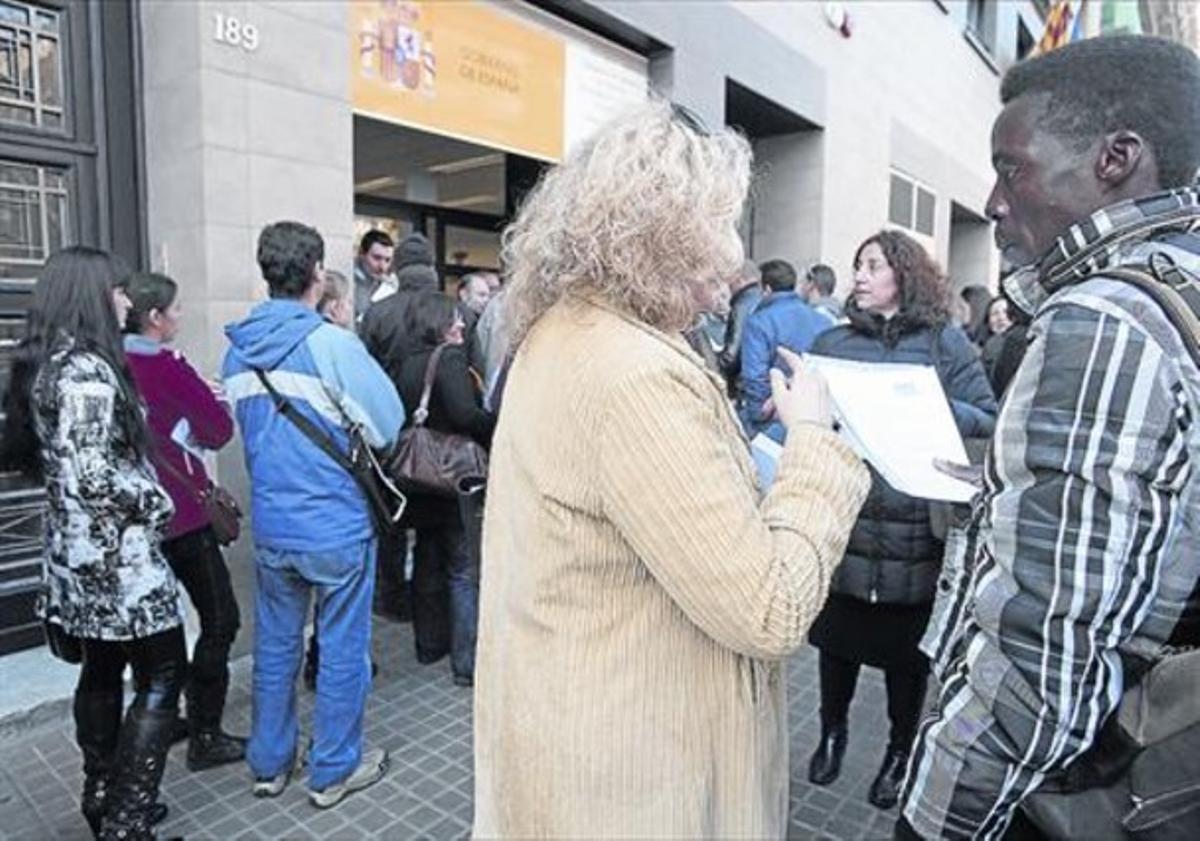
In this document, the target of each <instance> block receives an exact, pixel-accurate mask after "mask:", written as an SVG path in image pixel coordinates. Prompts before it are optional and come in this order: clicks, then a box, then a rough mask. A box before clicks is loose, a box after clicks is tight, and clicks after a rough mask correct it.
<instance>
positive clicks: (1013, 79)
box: [1000, 35, 1200, 187]
mask: <svg viewBox="0 0 1200 841" xmlns="http://www.w3.org/2000/svg"><path fill="white" fill-rule="evenodd" d="M1198 91H1200V58H1198V57H1197V56H1196V54H1195V53H1194V52H1192V51H1191V50H1190V49H1188V48H1187V47H1185V46H1183V45H1182V44H1177V43H1174V42H1172V41H1168V40H1166V39H1164V38H1154V37H1150V36H1147V35H1111V36H1107V37H1103V38H1090V39H1087V40H1085V41H1078V42H1076V43H1073V44H1068V45H1067V46H1065V47H1060V48H1059V49H1057V50H1054V51H1052V52H1050V53H1047V54H1046V55H1043V56H1039V57H1037V58H1033V59H1029V60H1028V61H1023V62H1021V63H1019V64H1016V65H1014V66H1013V67H1012V68H1011V69H1010V70H1009V71H1008V73H1006V74H1005V76H1004V81H1003V83H1002V84H1001V85H1000V101H1001V102H1003V103H1004V104H1005V105H1007V104H1008V103H1010V102H1012V101H1013V100H1014V99H1017V98H1018V97H1021V96H1025V95H1027V94H1049V99H1048V100H1047V102H1046V107H1045V111H1044V114H1043V115H1042V125H1044V126H1046V127H1047V128H1048V129H1049V130H1050V131H1052V132H1053V133H1054V134H1056V135H1057V136H1059V137H1061V138H1064V139H1067V140H1070V141H1073V142H1074V144H1075V145H1076V146H1077V148H1079V149H1080V150H1082V149H1083V148H1086V146H1087V145H1088V144H1090V143H1092V142H1094V141H1095V140H1096V139H1097V138H1098V137H1100V136H1101V135H1103V134H1106V133H1108V132H1111V131H1118V130H1126V131H1133V132H1136V133H1137V134H1139V135H1140V136H1141V137H1142V138H1143V139H1144V140H1145V141H1146V143H1147V144H1148V145H1149V146H1150V148H1151V149H1153V150H1154V158H1155V160H1156V161H1157V162H1158V180H1159V184H1160V185H1161V186H1162V187H1181V186H1185V185H1187V184H1190V183H1191V182H1192V181H1193V180H1194V179H1195V177H1196V172H1197V169H1200V94H1198V93H1197V92H1198Z"/></svg>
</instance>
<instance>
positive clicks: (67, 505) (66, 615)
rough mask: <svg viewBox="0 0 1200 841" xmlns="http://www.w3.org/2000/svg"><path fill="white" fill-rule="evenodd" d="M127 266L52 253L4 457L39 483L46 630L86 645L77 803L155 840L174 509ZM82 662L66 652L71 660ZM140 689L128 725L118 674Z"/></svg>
mask: <svg viewBox="0 0 1200 841" xmlns="http://www.w3.org/2000/svg"><path fill="white" fill-rule="evenodd" d="M127 275H128V270H127V269H125V267H124V265H123V264H122V263H121V261H119V260H118V259H117V258H114V257H113V256H111V255H109V254H107V253H105V252H103V251H98V250H95V249H92V248H84V247H74V248H68V249H65V250H63V251H60V252H58V253H57V254H55V255H54V256H52V257H51V258H50V259H49V260H48V261H47V263H46V266H45V269H44V270H43V272H42V274H41V276H40V277H39V279H38V282H37V286H36V287H35V288H34V292H33V305H32V307H31V309H30V313H29V322H28V326H27V330H26V335H25V338H24V340H23V342H22V343H21V346H20V349H19V350H18V353H17V358H16V361H15V363H14V365H13V375H12V382H11V385H10V388H9V391H8V393H7V395H6V397H5V410H6V413H7V419H6V428H5V435H4V442H3V449H2V451H0V456H2V457H0V464H3V466H4V467H6V468H9V469H17V470H20V471H22V472H23V473H25V474H26V475H28V476H30V477H33V478H36V479H39V480H41V481H42V482H44V483H45V487H46V501H47V508H46V523H45V534H46V591H45V594H44V596H43V598H42V599H41V601H40V603H39V612H40V613H41V614H42V616H43V618H44V619H45V621H46V622H47V623H48V626H49V628H48V630H49V631H50V632H51V633H53V634H54V635H55V636H56V637H57V638H58V639H60V640H66V641H67V643H68V644H66V645H64V646H62V648H63V649H64V650H69V649H72V648H77V649H78V650H79V651H80V652H81V654H80V657H81V662H82V668H81V670H80V674H79V684H78V686H77V688H76V690H75V706H74V711H75V723H76V740H77V742H78V744H79V747H80V750H81V751H82V753H83V765H84V785H83V800H82V811H83V814H84V817H85V818H86V819H87V821H88V824H89V825H90V826H91V828H92V831H93V832H94V833H95V834H96V835H97V836H98V837H101V838H122V839H137V838H152V837H153V832H152V829H151V826H152V824H153V823H155V822H156V821H157V820H161V819H162V818H163V817H164V816H165V808H164V807H162V806H159V805H158V804H157V803H156V799H157V796H158V785H159V782H160V780H161V778H162V772H163V765H164V762H165V760H166V752H167V748H168V747H169V744H170V738H171V730H172V726H173V723H174V720H175V713H176V708H177V706H178V698H179V690H180V686H181V683H182V681H183V678H184V673H185V671H186V668H187V658H186V654H185V649H184V637H183V628H182V624H181V623H182V616H181V614H180V608H179V599H178V596H177V594H176V584H175V578H174V576H173V575H172V574H171V570H170V567H169V566H168V565H167V562H166V561H165V560H164V558H163V556H162V553H161V551H160V549H159V542H160V539H161V535H162V531H163V529H164V528H165V526H166V524H167V522H168V521H169V520H170V518H171V514H172V511H173V506H172V504H171V499H170V497H169V496H168V495H167V493H166V492H165V491H164V490H163V489H162V487H160V486H159V484H158V481H157V480H156V478H155V474H154V472H153V470H152V468H151V467H150V466H149V464H148V462H147V460H146V447H147V444H146V442H147V433H146V426H145V420H144V417H143V411H142V406H141V404H140V403H139V402H138V399H137V396H136V391H135V390H134V387H133V385H132V382H131V379H130V376H129V372H128V369H127V367H126V364H125V357H124V353H123V351H122V348H121V332H120V331H121V322H122V321H123V320H124V317H125V313H126V311H127V310H128V307H129V301H128V298H126V296H125V293H124V291H123V289H122V288H121V286H120V283H121V281H122V280H123V279H124V278H125V277H126V276H127ZM72 659H73V658H72ZM126 665H129V666H132V668H133V679H134V686H135V688H136V694H135V696H134V700H133V703H132V705H131V706H130V708H129V711H128V714H127V715H126V716H125V718H124V722H123V723H122V717H121V711H122V702H123V698H122V694H123V693H122V675H123V673H124V670H125V667H126Z"/></svg>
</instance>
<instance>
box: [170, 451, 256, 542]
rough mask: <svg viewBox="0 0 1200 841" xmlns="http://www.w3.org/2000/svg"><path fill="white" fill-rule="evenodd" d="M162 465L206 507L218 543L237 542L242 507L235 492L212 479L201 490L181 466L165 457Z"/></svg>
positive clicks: (239, 532)
mask: <svg viewBox="0 0 1200 841" xmlns="http://www.w3.org/2000/svg"><path fill="white" fill-rule="evenodd" d="M160 466H161V467H164V468H166V470H167V472H168V473H170V474H171V475H172V476H174V477H175V478H176V479H178V480H179V482H180V484H182V485H183V486H184V487H186V488H188V489H189V490H190V491H191V492H192V493H193V494H194V495H195V497H196V501H197V502H199V503H200V507H201V508H203V509H204V513H205V515H206V516H207V517H208V521H209V524H210V525H211V526H212V530H213V535H214V536H216V538H217V543H219V544H220V545H222V546H229V545H230V544H231V543H236V542H237V539H238V538H239V537H240V536H241V534H242V509H241V506H239V505H238V503H237V499H236V498H234V496H233V494H231V493H230V492H229V491H227V490H226V489H225V488H223V487H221V486H220V485H218V484H217V483H216V482H213V481H211V480H210V481H209V483H208V486H207V487H206V488H204V489H203V490H200V489H199V488H197V487H196V486H195V485H193V484H192V481H191V479H190V478H189V477H187V476H184V475H183V474H182V473H180V472H179V468H177V467H176V466H175V465H173V464H171V462H169V461H167V460H166V458H165V457H164V458H163V459H162V460H161V462H160Z"/></svg>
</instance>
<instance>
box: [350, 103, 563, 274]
mask: <svg viewBox="0 0 1200 841" xmlns="http://www.w3.org/2000/svg"><path fill="white" fill-rule="evenodd" d="M544 167H545V164H544V163H543V162H541V161H538V160H535V159H533V158H527V157H524V156H522V155H517V154H513V153H511V152H505V151H502V150H499V149H495V148H492V147H488V146H481V145H479V144H476V143H469V142H467V141H464V140H457V139H455V138H452V137H446V136H443V135H438V134H433V133H431V132H426V131H420V130H417V129H412V128H407V127H405V126H398V125H393V124H391V123H386V122H383V121H380V120H375V119H372V118H370V117H365V116H361V115H356V116H355V117H354V228H355V231H354V233H355V241H357V240H358V239H360V238H361V237H362V235H363V234H364V233H366V232H367V231H369V230H371V229H372V228H378V229H380V230H383V231H386V232H387V233H388V234H389V235H390V236H391V237H392V238H393V239H394V240H396V241H399V240H401V239H403V238H404V237H405V236H407V235H408V234H411V233H414V232H417V233H422V234H424V235H425V236H426V237H428V238H429V241H430V243H431V244H432V246H433V252H434V256H435V261H436V265H435V268H436V270H437V273H438V277H439V278H440V279H441V282H442V286H443V289H451V288H453V287H454V286H455V285H456V281H457V279H458V278H460V277H462V276H463V275H465V274H467V273H469V272H473V271H499V270H500V233H501V231H502V230H503V228H504V226H505V225H506V224H508V222H509V220H510V219H511V218H512V214H513V213H514V212H515V210H516V208H517V207H518V206H519V204H520V200H521V198H523V197H524V195H525V193H526V192H528V191H529V190H530V189H531V188H532V187H533V185H534V184H535V183H536V182H537V179H538V177H539V176H540V175H541V172H542V169H543V168H544Z"/></svg>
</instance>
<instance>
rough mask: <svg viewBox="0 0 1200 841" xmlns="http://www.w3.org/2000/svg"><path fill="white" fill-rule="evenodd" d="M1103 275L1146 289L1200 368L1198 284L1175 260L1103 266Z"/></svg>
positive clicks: (1199, 295)
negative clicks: (1172, 261)
mask: <svg viewBox="0 0 1200 841" xmlns="http://www.w3.org/2000/svg"><path fill="white" fill-rule="evenodd" d="M1100 274H1101V275H1102V276H1103V277H1111V278H1114V279H1116V280H1120V281H1124V282H1125V283H1129V284H1132V285H1133V286H1136V287H1137V288H1138V289H1140V290H1142V291H1143V292H1145V293H1146V294H1147V295H1149V296H1150V297H1151V298H1153V299H1154V302H1155V303H1157V304H1158V305H1159V307H1160V308H1161V309H1162V311H1163V313H1164V314H1165V315H1166V316H1167V318H1168V319H1170V321H1171V324H1172V325H1174V327H1175V329H1176V331H1178V333H1179V338H1180V339H1181V340H1182V341H1183V345H1184V347H1186V348H1187V352H1188V355H1189V356H1190V357H1192V361H1193V362H1194V363H1195V364H1196V365H1197V366H1198V367H1200V285H1197V279H1196V278H1195V277H1192V276H1191V275H1189V274H1188V273H1187V272H1185V271H1183V270H1182V269H1180V268H1179V267H1178V266H1176V265H1175V264H1174V263H1170V262H1165V263H1163V264H1158V263H1155V264H1151V265H1149V266H1121V267H1118V268H1112V269H1104V270H1103V271H1102V272H1101V273H1100Z"/></svg>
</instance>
